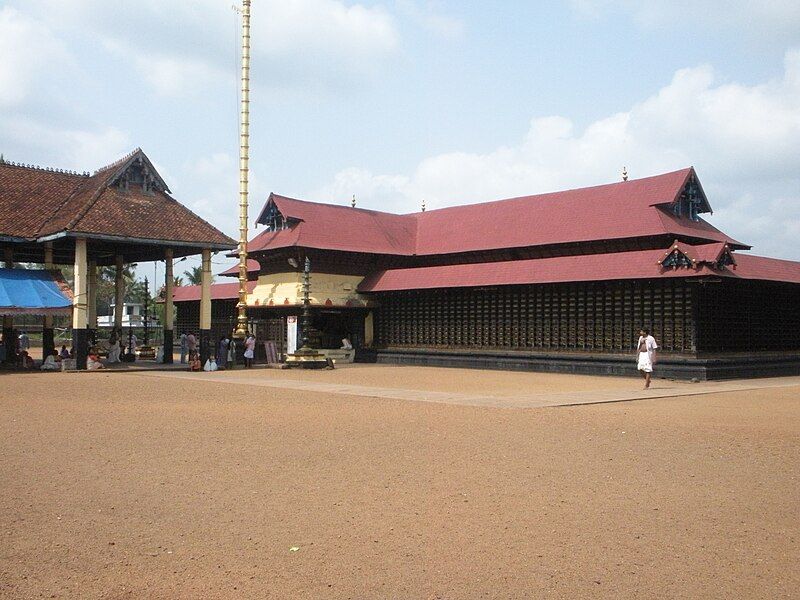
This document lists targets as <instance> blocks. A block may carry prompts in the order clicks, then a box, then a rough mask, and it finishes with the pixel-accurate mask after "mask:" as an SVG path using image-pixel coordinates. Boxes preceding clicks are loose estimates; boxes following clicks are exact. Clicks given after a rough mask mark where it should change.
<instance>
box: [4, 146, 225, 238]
mask: <svg viewBox="0 0 800 600" xmlns="http://www.w3.org/2000/svg"><path fill="white" fill-rule="evenodd" d="M135 163H136V164H138V165H143V166H144V168H146V169H147V171H148V175H149V176H150V177H151V179H152V181H153V182H154V187H153V188H152V189H150V190H148V191H145V190H143V189H142V187H141V186H137V185H132V186H130V187H128V188H125V187H121V186H117V185H114V184H115V182H117V181H118V180H119V178H120V177H123V176H124V175H125V173H126V170H127V169H129V168H130V167H131V165H133V164H135ZM168 191H169V190H168V189H167V188H166V184H164V183H163V180H162V179H161V177H160V176H159V175H158V173H156V172H155V169H154V168H153V167H152V164H151V163H150V161H149V159H148V158H147V156H145V154H144V152H142V151H141V150H140V149H137V150H135V151H134V152H132V153H131V154H129V155H128V156H126V157H125V158H124V159H122V160H120V161H117V162H116V163H114V164H112V165H109V166H108V167H104V168H103V169H101V170H99V171H97V172H96V173H95V174H94V175H91V176H89V175H88V174H84V175H79V174H77V173H69V172H62V171H53V170H47V169H41V168H32V167H28V166H22V165H16V164H13V163H8V162H5V161H3V162H0V236H8V237H16V238H23V239H27V240H35V239H37V238H45V237H48V236H53V235H58V234H62V233H70V234H84V233H85V234H88V235H89V236H90V237H91V236H92V235H98V236H112V237H120V238H135V239H141V240H158V241H171V242H176V243H187V244H188V243H193V244H197V245H208V246H210V247H212V248H219V249H227V248H231V247H234V246H235V245H236V242H234V240H232V239H231V238H229V237H228V236H226V235H225V234H223V233H222V232H220V231H219V230H218V229H216V228H215V227H214V226H212V225H211V224H209V223H208V222H206V221H204V220H203V219H201V218H200V217H198V216H197V215H196V214H194V213H193V212H192V211H190V210H189V209H188V208H186V207H185V206H183V205H182V204H180V203H179V202H178V201H177V200H175V199H174V198H172V197H171V196H169V194H168V193H167V192H168Z"/></svg>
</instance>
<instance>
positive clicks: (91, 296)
mask: <svg viewBox="0 0 800 600" xmlns="http://www.w3.org/2000/svg"><path fill="white" fill-rule="evenodd" d="M88 268H89V274H88V277H87V279H86V290H87V293H86V298H87V300H86V303H87V307H86V319H87V321H88V322H87V325H86V328H87V329H88V330H89V340H90V343H91V344H96V343H97V263H96V262H95V261H93V260H90V261H89V263H88Z"/></svg>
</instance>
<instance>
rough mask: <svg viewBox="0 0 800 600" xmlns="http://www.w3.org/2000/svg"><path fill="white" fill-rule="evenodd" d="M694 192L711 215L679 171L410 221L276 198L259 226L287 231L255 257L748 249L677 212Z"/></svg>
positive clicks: (265, 237)
mask: <svg viewBox="0 0 800 600" xmlns="http://www.w3.org/2000/svg"><path fill="white" fill-rule="evenodd" d="M689 185H693V186H694V187H693V188H692V189H693V190H694V193H696V194H697V195H698V196H699V199H698V202H699V211H698V212H700V213H703V212H710V211H711V207H710V205H709V204H708V201H707V199H706V198H705V194H704V192H703V191H702V187H701V186H700V183H699V181H698V180H697V176H696V173H695V171H694V169H693V168H691V167H689V168H686V169H682V170H680V171H674V172H671V173H665V174H662V175H656V176H653V177H645V178H643V179H636V180H630V181H624V182H618V183H611V184H606V185H599V186H594V187H587V188H580V189H574V190H567V191H561V192H554V193H548V194H538V195H534V196H523V197H519V198H510V199H507V200H497V201H493V202H483V203H479V204H468V205H462V206H453V207H449V208H442V209H438V210H429V211H427V212H418V213H412V214H407V215H395V214H391V213H385V212H379V211H373V210H364V209H360V208H351V207H349V206H341V205H338V206H337V205H330V204H320V203H316V202H306V201H303V200H296V199H292V198H286V197H285V196H279V195H277V194H271V195H270V197H269V199H268V201H267V204H266V205H265V207H264V210H263V211H262V212H261V215H260V216H259V219H258V222H260V223H266V222H267V220H266V216H267V214H268V213H269V212H270V211H274V210H275V209H277V211H278V212H279V213H280V215H281V216H282V217H283V218H284V219H285V220H286V222H287V226H286V227H284V228H282V229H277V230H275V231H265V232H263V233H261V234H259V235H257V236H256V237H255V238H254V239H253V240H252V241H251V242H250V243H249V244H248V251H249V252H258V251H263V250H271V249H276V248H285V247H291V246H298V247H306V248H317V249H331V250H343V251H350V252H364V253H373V254H394V255H405V256H412V255H417V256H431V255H442V254H452V253H463V252H478V251H487V250H498V249H510V248H527V247H533V246H545V245H553V244H564V243H580V242H590V241H597V240H618V239H632V238H641V237H648V236H654V235H670V236H675V237H681V238H684V239H690V240H693V241H698V242H721V243H727V244H729V245H730V246H731V247H737V248H749V246H748V245H746V244H743V243H741V242H738V241H736V240H734V239H732V238H731V237H729V236H728V235H727V234H725V233H723V232H721V231H719V230H718V229H716V228H715V227H713V226H712V225H710V224H709V223H708V222H707V221H705V220H703V219H702V218H698V219H696V220H693V219H691V218H689V217H688V216H678V215H676V214H675V212H674V211H673V210H672V207H673V205H674V204H675V203H676V202H678V201H679V200H680V199H681V198H682V196H683V195H684V194H685V193H686V190H687V189H688V188H687V186H689Z"/></svg>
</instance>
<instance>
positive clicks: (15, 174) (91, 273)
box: [0, 149, 236, 368]
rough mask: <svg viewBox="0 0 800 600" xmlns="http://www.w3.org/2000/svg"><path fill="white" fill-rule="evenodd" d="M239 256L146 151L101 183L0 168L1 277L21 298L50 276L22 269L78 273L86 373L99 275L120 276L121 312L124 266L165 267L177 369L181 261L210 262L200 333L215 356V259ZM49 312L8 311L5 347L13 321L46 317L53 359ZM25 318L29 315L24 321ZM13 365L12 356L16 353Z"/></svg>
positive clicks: (102, 172) (102, 175)
mask: <svg viewBox="0 0 800 600" xmlns="http://www.w3.org/2000/svg"><path fill="white" fill-rule="evenodd" d="M235 247H236V242H235V241H234V240H232V239H231V238H229V237H228V236H226V235H225V234H223V233H222V232H220V231H219V230H217V229H216V228H215V227H213V226H212V225H210V224H209V223H207V222H206V221H204V220H203V219H201V218H200V217H198V216H197V215H195V214H194V213H193V212H191V211H190V210H189V209H187V208H186V207H185V206H183V205H181V204H180V203H179V202H178V201H177V200H175V199H174V198H172V196H171V195H170V191H169V188H168V187H167V184H166V183H165V182H164V180H163V179H162V178H161V176H160V175H159V174H158V172H157V171H156V169H155V167H154V166H153V164H152V163H151V162H150V160H149V159H148V158H147V156H146V155H145V154H144V152H142V150H141V149H136V150H135V151H133V152H132V153H130V154H129V155H127V156H125V157H124V158H122V159H121V160H118V161H117V162H114V163H112V164H110V165H108V166H106V167H103V168H101V169H99V170H97V171H95V172H94V173H93V174H89V173H76V172H72V171H64V170H59V169H45V168H40V167H34V166H31V165H22V164H18V163H13V162H9V161H6V160H4V159H2V158H0V248H1V249H2V252H3V254H2V258H3V261H4V263H5V265H4V266H5V269H3V270H0V271H3V273H0V276H2V277H4V278H6V279H7V280H8V281H14V282H15V288H16V289H20V288H21V287H24V284H25V280H26V279H29V280H30V281H31V283H32V282H33V281H34V278H36V277H41V270H38V271H34V270H31V271H30V273H24V274H20V273H13V276H11V275H9V274H8V270H9V269H14V268H15V267H18V266H19V263H38V264H41V265H42V266H43V267H44V269H43V270H48V271H55V270H57V269H58V267H59V266H60V265H71V266H73V267H74V284H73V289H72V291H71V295H69V302H70V303H71V305H72V306H71V313H72V334H73V339H72V342H73V345H74V347H75V354H76V361H77V365H78V368H85V367H86V355H87V351H88V347H89V340H90V339H92V338H93V337H94V335H95V333H94V332H95V330H96V329H97V313H96V292H97V268H98V267H101V266H110V265H115V266H116V281H115V304H116V305H118V306H121V305H122V304H123V299H124V292H125V289H124V282H123V269H124V266H125V265H126V264H129V263H137V262H144V261H153V260H164V261H165V264H166V269H165V271H166V273H165V287H166V289H167V290H168V292H169V294H168V296H169V300H168V304H169V308H168V310H167V311H166V313H165V314H166V317H165V322H164V360H165V362H172V339H173V336H172V331H173V319H172V313H173V310H172V306H171V300H172V286H173V276H172V272H173V260H174V259H176V258H179V257H183V256H190V255H195V254H201V255H202V261H203V278H202V279H203V285H202V286H200V288H201V293H200V294H199V302H200V305H201V310H200V314H199V319H198V322H197V327H198V328H199V329H200V333H201V340H203V341H204V349H203V350H204V351H205V352H206V353H207V352H208V350H209V347H210V346H209V344H208V340H209V333H210V323H211V254H212V252H219V251H226V252H227V251H230V250H231V249H233V248H235ZM19 270H20V271H23V269H21V268H20V269H19ZM25 271H27V270H25ZM52 279H53V281H57V280H58V279H59V278H58V277H55V278H52ZM28 287H29V288H30V287H31V285H28ZM0 304H2V303H0ZM46 308H47V307H46V306H31V307H27V308H26V307H16V306H9V307H8V308H7V309H3V312H2V314H3V339H4V340H5V341H6V343H7V344H9V343H10V342H11V340H13V339H14V338H15V337H16V336H15V333H14V320H13V319H14V314H41V315H43V319H44V323H43V330H42V332H43V346H44V351H45V353H47V352H49V351H52V349H53V322H52V314H48V313H47V312H45V309H46ZM0 309H2V307H1V306H0ZM21 309H24V310H25V311H26V312H19V311H20V310H21ZM62 310H63V309H62ZM15 311H18V312H16V313H15ZM122 316H123V315H122V311H117V313H116V316H115V322H114V325H115V327H116V328H120V327H121V326H122ZM7 355H8V356H12V352H8V353H7Z"/></svg>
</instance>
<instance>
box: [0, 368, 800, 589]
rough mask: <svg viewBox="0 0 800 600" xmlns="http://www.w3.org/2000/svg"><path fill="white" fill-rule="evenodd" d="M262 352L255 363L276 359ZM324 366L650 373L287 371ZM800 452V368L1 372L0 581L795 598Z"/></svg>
mask: <svg viewBox="0 0 800 600" xmlns="http://www.w3.org/2000/svg"><path fill="white" fill-rule="evenodd" d="M262 374H263V375H262ZM262 374H259V373H258V372H253V373H248V374H247V375H246V376H247V377H259V376H265V377H267V376H269V377H278V378H282V377H287V375H286V374H285V373H284V372H275V373H273V372H269V373H267V372H262ZM231 375H233V374H231ZM237 375H241V372H239V373H237ZM317 376H320V379H321V380H323V381H326V382H329V383H336V382H337V381H338V382H344V383H347V384H358V385H373V386H378V387H402V388H408V387H409V382H410V383H411V384H412V385H413V384H414V383H415V382H416V384H417V387H418V388H419V389H421V390H430V391H446V392H454V393H455V392H464V393H470V394H478V395H479V394H487V395H488V394H494V395H513V394H514V393H515V392H514V390H516V389H519V390H525V391H526V392H530V390H531V389H534V390H535V389H538V388H537V386H539V387H540V388H541V389H542V390H545V391H546V392H559V393H561V392H564V391H569V390H570V389H573V390H575V392H576V393H579V392H580V393H584V392H586V391H587V390H591V389H597V390H603V389H612V390H617V389H624V388H625V387H626V386H633V387H636V386H638V385H639V382H638V381H637V380H635V379H614V378H580V377H570V376H556V375H541V376H540V375H535V374H520V373H502V372H479V371H460V370H439V369H433V370H432V369H415V368H411V367H405V368H395V369H393V368H391V367H374V368H370V367H364V368H354V369H341V370H336V371H332V372H326V373H316V374H310V373H297V374H294V375H291V377H296V378H311V377H317ZM337 377H338V378H339V379H336V378H337ZM448 378H449V379H448ZM448 381H449V383H448ZM392 382H394V385H392ZM656 383H657V385H659V384H661V385H667V384H668V382H656ZM798 467H800V386H794V387H781V388H765V389H761V390H750V391H739V392H725V393H719V394H712V395H702V396H692V397H681V398H662V399H655V400H640V401H636V402H625V403H615V404H598V405H587V406H575V407H554V408H538V409H516V408H504V409H498V408H487V407H476V406H460V405H448V404H436V403H429V402H415V401H410V400H396V399H391V398H368V397H363V396H348V395H344V394H341V393H337V394H324V393H319V392H310V391H304V390H286V389H281V388H277V387H260V386H259V387H256V386H252V387H250V386H247V385H243V384H236V385H233V384H229V383H225V382H224V381H214V382H211V381H203V380H197V379H187V380H177V379H171V378H165V377H157V376H153V375H151V374H121V373H114V374H105V373H91V374H86V373H79V374H33V375H8V374H1V375H0V597H3V598H38V597H45V598H48V597H57V598H239V597H243V598H423V599H427V598H536V597H552V598H598V597H607V598H656V597H657V598H780V597H786V598H790V597H796V593H797V590H798V589H800V575H799V574H798V570H797V568H796V565H797V564H800V548H799V547H798V544H800V525H798V524H800V472H799V471H800V469H798ZM292 548H298V549H297V550H296V551H292V550H291V549H292Z"/></svg>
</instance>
